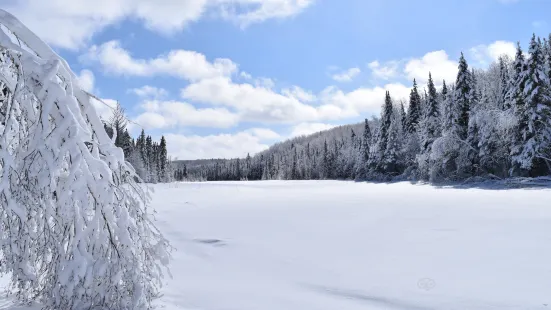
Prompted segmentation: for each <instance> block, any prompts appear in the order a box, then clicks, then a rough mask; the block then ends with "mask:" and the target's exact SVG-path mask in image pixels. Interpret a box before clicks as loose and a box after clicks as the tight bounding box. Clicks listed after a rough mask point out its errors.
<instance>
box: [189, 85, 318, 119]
mask: <svg viewBox="0 0 551 310" xmlns="http://www.w3.org/2000/svg"><path fill="white" fill-rule="evenodd" d="M181 95H182V97H183V98H184V99H188V100H192V101H195V102H202V103H206V104H212V105H223V106H228V107H231V108H233V109H236V110H238V111H240V112H241V113H242V114H243V118H244V120H248V121H257V122H280V123H287V122H294V121H295V120H297V119H303V118H306V119H315V118H317V117H318V111H317V110H316V108H315V107H313V106H310V105H307V104H304V103H302V102H301V101H299V100H297V99H296V98H294V97H291V96H286V95H283V94H280V93H278V92H276V91H274V90H272V89H269V88H267V87H262V86H259V85H252V84H248V83H242V84H238V83H234V82H232V81H231V80H230V79H229V78H226V77H219V78H213V79H205V80H201V81H199V82H196V83H193V84H190V85H188V86H187V87H185V88H184V89H182V92H181Z"/></svg>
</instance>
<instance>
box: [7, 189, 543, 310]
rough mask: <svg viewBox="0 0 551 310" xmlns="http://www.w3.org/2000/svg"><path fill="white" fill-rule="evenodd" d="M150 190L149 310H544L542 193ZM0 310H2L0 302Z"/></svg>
mask: <svg viewBox="0 0 551 310" xmlns="http://www.w3.org/2000/svg"><path fill="white" fill-rule="evenodd" d="M154 188H155V193H154V194H153V203H154V206H155V208H156V209H157V211H158V214H157V218H158V220H159V223H158V224H159V227H160V228H161V229H162V231H163V232H164V233H165V234H166V236H167V237H168V239H169V240H170V241H171V242H172V245H173V246H174V247H175V248H176V249H177V251H175V252H174V253H173V255H174V260H173V261H172V265H171V269H172V274H173V277H174V278H173V279H168V278H167V281H166V282H167V283H166V286H165V287H164V288H163V294H164V296H163V297H162V298H161V299H160V300H159V301H158V302H157V305H158V308H159V309H169V310H176V309H188V310H283V309H284V310H336V309H338V310H341V309H342V310H360V309H362V310H365V309H390V310H392V309H457V310H464V309H551V291H550V289H551V203H550V202H551V190H549V189H518V190H483V189H452V188H435V187H432V186H428V185H412V184H409V183H396V184H369V183H354V182H339V181H302V182H301V181H267V182H218V183H177V184H161V185H155V186H154ZM4 283H5V279H4ZM0 309H12V307H11V306H10V304H9V301H8V300H6V299H4V300H1V297H0ZM13 309H15V308H13ZM17 309H23V308H17Z"/></svg>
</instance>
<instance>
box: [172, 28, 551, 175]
mask: <svg viewBox="0 0 551 310" xmlns="http://www.w3.org/2000/svg"><path fill="white" fill-rule="evenodd" d="M458 69H459V70H458V74H457V78H456V80H455V81H453V83H450V81H442V87H440V88H439V89H437V88H436V87H435V81H433V79H432V77H431V75H430V72H427V75H428V76H429V80H428V84H427V85H426V87H424V89H421V88H420V87H419V86H418V85H417V84H416V81H413V87H412V89H411V93H410V97H409V100H408V102H405V103H404V102H402V101H400V102H398V101H397V100H394V99H393V98H392V94H391V93H389V92H387V93H386V97H385V98H381V99H384V104H383V106H382V109H381V115H380V117H379V118H378V119H373V120H370V121H368V120H367V119H366V120H365V122H364V123H363V124H356V125H348V126H341V127H338V128H335V129H332V130H328V131H325V132H320V133H317V134H314V135H311V136H307V137H298V138H294V139H291V140H288V141H285V142H282V143H278V144H276V145H274V146H272V147H271V148H270V149H268V150H266V151H264V152H261V153H259V154H256V155H254V156H252V157H251V156H247V158H244V159H233V160H226V161H212V162H209V163H206V164H202V165H195V167H193V169H189V168H187V166H185V165H180V167H179V168H178V169H177V171H176V177H177V179H190V180H241V179H248V180H261V179H262V180H269V179H286V180H288V179H292V180H302V179H357V180H392V179H413V180H429V181H433V182H437V181H458V180H465V179H469V178H471V177H484V178H506V177H516V176H521V177H537V176H544V175H549V174H550V173H551V82H550V81H551V36H550V39H549V40H547V39H543V40H542V39H540V38H537V37H536V36H535V35H534V36H533V37H532V39H531V41H530V44H529V49H528V51H527V53H526V52H523V51H522V49H521V47H520V44H518V47H517V53H516V56H515V59H509V58H508V57H506V56H502V57H500V59H499V61H498V62H495V63H492V64H491V65H490V66H489V67H488V68H486V69H472V68H469V66H468V63H467V60H466V59H465V58H464V56H463V54H462V55H461V58H460V60H459V68H458ZM184 170H185V171H184ZM184 172H185V173H184Z"/></svg>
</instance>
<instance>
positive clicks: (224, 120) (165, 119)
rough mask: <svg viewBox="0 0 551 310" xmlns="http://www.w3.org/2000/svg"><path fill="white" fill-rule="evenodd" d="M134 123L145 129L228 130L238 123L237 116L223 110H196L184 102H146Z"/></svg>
mask: <svg viewBox="0 0 551 310" xmlns="http://www.w3.org/2000/svg"><path fill="white" fill-rule="evenodd" d="M140 107H141V108H142V109H143V110H144V112H143V113H141V114H140V115H138V116H137V117H136V119H135V120H136V122H137V123H138V124H140V125H141V126H143V127H144V128H145V129H160V128H170V127H211V128H229V127H232V126H235V125H237V124H238V122H239V115H238V114H235V113H232V112H230V111H228V110H227V109H224V108H215V109H213V108H206V109H198V108H196V107H194V106H193V105H191V104H189V103H186V102H179V101H159V100H147V101H145V102H143V103H142V104H141V105H140Z"/></svg>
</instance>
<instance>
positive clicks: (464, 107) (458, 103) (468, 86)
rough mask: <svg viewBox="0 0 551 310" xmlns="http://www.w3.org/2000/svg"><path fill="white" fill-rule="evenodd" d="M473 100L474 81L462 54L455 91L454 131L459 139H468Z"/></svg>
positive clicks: (453, 107) (453, 108)
mask: <svg viewBox="0 0 551 310" xmlns="http://www.w3.org/2000/svg"><path fill="white" fill-rule="evenodd" d="M472 98H473V92H472V79H471V73H470V72H469V66H468V65H467V61H466V60H465V57H464V56H463V53H461V57H460V58H459V72H458V73H457V80H456V82H455V91H454V94H453V106H452V115H453V124H452V127H453V131H454V133H455V134H456V135H457V137H458V138H459V139H462V140H465V139H467V132H468V128H469V110H470V105H471V101H472Z"/></svg>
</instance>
